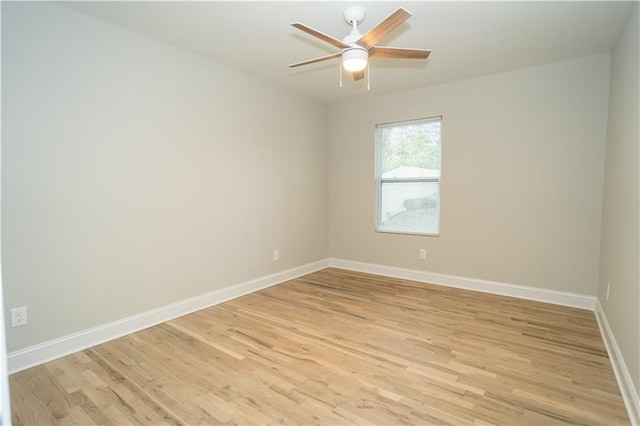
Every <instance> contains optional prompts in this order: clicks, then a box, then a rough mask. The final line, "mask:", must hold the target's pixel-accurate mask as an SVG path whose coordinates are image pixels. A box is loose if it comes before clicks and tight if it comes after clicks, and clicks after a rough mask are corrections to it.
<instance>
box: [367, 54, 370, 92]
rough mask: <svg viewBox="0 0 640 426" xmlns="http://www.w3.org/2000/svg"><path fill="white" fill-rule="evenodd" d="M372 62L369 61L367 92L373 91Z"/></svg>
mask: <svg viewBox="0 0 640 426" xmlns="http://www.w3.org/2000/svg"><path fill="white" fill-rule="evenodd" d="M370 64H371V61H367V91H369V90H371V66H370Z"/></svg>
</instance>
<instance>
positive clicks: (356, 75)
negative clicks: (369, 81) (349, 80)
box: [353, 70, 364, 81]
mask: <svg viewBox="0 0 640 426" xmlns="http://www.w3.org/2000/svg"><path fill="white" fill-rule="evenodd" d="M363 78H364V70H360V71H354V72H353V81H358V80H362V79H363Z"/></svg>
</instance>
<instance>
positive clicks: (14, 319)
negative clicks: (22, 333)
mask: <svg viewBox="0 0 640 426" xmlns="http://www.w3.org/2000/svg"><path fill="white" fill-rule="evenodd" d="M23 325H27V307H26V306H20V307H19V308H13V309H11V327H22V326H23Z"/></svg>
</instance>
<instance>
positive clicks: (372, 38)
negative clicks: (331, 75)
mask: <svg viewBox="0 0 640 426" xmlns="http://www.w3.org/2000/svg"><path fill="white" fill-rule="evenodd" d="M364 14H365V12H364V8H362V7H349V8H347V9H346V10H345V11H344V20H345V21H347V23H348V24H349V25H352V27H353V29H352V30H351V33H350V34H349V35H347V36H346V37H345V38H343V39H342V40H338V39H336V38H333V37H331V36H329V35H327V34H324V33H321V32H320V31H317V30H314V29H313V28H311V27H308V26H306V25H304V24H302V23H300V22H295V23H293V24H291V25H292V26H293V27H295V28H298V29H299V30H302V31H304V32H305V33H307V34H311V35H312V36H314V37H316V38H319V39H320V40H322V41H325V42H327V43H329V44H331V45H333V46H335V47H339V48H340V49H342V50H341V51H340V52H338V53H333V54H331V55H326V56H321V57H319V58H314V59H310V60H308V61H303V62H297V63H295V64H291V65H289V67H299V66H301V65H308V64H313V63H316V62H321V61H326V60H328V59H334V58H340V57H341V58H342V67H343V68H344V69H345V70H346V71H349V72H351V73H353V79H354V80H355V81H358V80H361V79H363V78H364V70H365V68H366V67H367V64H368V61H369V59H370V58H401V59H427V57H428V56H429V54H430V53H431V51H430V50H424V49H403V48H399V47H383V46H376V43H378V42H379V41H380V40H382V39H383V38H385V37H386V36H387V35H388V34H389V33H390V32H391V31H393V30H394V29H396V28H397V27H398V26H399V25H401V24H402V23H403V22H404V21H406V20H407V19H409V18H410V17H411V13H409V12H408V11H407V10H405V9H403V8H399V9H398V10H396V11H395V12H393V13H392V14H391V15H389V16H387V17H386V18H385V19H384V20H383V21H382V22H380V23H379V24H378V25H376V26H375V27H373V28H372V29H370V30H369V31H367V33H366V34H365V35H362V34H360V32H359V31H358V25H359V24H360V23H361V22H362V20H363V19H364Z"/></svg>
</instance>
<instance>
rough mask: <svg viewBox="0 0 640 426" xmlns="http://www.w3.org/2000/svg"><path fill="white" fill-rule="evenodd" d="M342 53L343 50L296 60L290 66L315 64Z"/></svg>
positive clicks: (337, 56)
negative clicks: (304, 59) (306, 59)
mask: <svg viewBox="0 0 640 426" xmlns="http://www.w3.org/2000/svg"><path fill="white" fill-rule="evenodd" d="M340 55H342V52H338V53H332V54H331V55H327V56H321V57H319V58H314V59H309V60H308V61H302V62H296V63H295V64H291V65H289V67H290V68H293V67H299V66H301V65H308V64H314V63H316V62H321V61H326V60H327V59H333V58H339V57H340Z"/></svg>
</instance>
